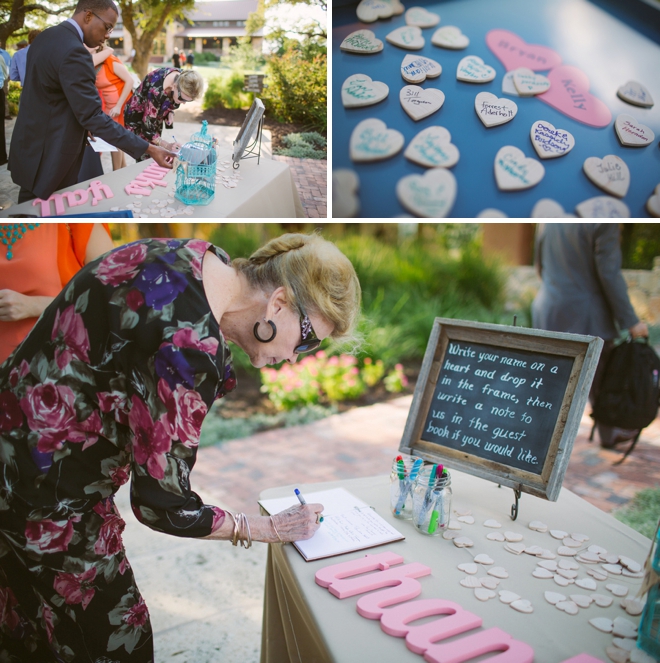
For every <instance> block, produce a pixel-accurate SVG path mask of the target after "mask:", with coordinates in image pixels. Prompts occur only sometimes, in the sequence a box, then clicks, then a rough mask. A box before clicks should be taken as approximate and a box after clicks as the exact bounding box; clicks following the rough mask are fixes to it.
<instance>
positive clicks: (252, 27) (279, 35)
mask: <svg viewBox="0 0 660 663" xmlns="http://www.w3.org/2000/svg"><path fill="white" fill-rule="evenodd" d="M295 5H308V6H310V7H320V8H321V9H322V10H323V11H324V12H327V9H328V5H327V0H259V2H258V5H257V9H256V11H254V12H253V13H251V14H250V15H249V17H248V20H247V22H246V25H245V32H246V34H248V35H252V34H254V33H255V32H257V31H258V30H261V29H264V31H265V32H264V36H265V38H266V39H267V40H269V41H275V42H277V44H278V45H279V47H280V49H282V47H283V44H284V42H285V41H286V38H287V37H286V33H292V34H295V35H297V36H298V37H300V38H301V39H302V40H303V41H313V42H317V43H324V42H325V41H326V40H327V38H328V32H327V27H326V25H327V22H326V20H325V19H326V17H325V16H324V17H323V20H322V21H318V20H315V19H313V18H309V19H308V20H307V21H305V22H302V23H299V24H298V26H296V27H294V28H289V29H284V28H282V27H281V26H279V25H278V24H277V22H271V23H269V21H268V19H267V16H266V11H267V10H269V9H276V8H282V9H284V8H289V7H291V6H295Z"/></svg>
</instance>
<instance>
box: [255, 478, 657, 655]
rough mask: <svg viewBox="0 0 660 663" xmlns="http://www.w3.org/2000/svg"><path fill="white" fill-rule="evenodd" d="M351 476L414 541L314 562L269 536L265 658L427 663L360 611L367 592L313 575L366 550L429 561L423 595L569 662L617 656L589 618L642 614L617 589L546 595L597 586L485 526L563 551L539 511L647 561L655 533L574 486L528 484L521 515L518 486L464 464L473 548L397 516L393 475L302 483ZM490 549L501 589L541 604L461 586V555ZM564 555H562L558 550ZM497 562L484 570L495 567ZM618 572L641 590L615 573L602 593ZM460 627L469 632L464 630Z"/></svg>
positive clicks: (463, 493) (360, 493)
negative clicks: (534, 490) (554, 494)
mask: <svg viewBox="0 0 660 663" xmlns="http://www.w3.org/2000/svg"><path fill="white" fill-rule="evenodd" d="M336 486H343V487H344V488H346V489H347V490H349V491H351V492H352V493H353V494H355V495H356V496H357V497H359V498H361V499H363V500H364V501H366V502H367V503H369V504H370V505H372V506H373V507H375V508H376V510H377V511H378V513H380V514H381V515H382V516H384V517H385V519H386V520H388V521H389V522H391V523H392V524H393V525H394V526H395V527H396V528H397V529H399V531H401V532H402V533H403V534H405V536H406V539H405V541H401V542H397V543H392V544H387V545H385V546H380V547H378V548H372V549H370V550H368V551H361V552H356V553H349V554H347V555H342V556H340V557H333V558H329V559H322V560H317V561H315V562H305V560H304V559H303V558H302V557H301V555H300V554H299V553H298V552H297V550H296V549H295V548H294V547H293V546H292V545H290V544H287V545H281V544H274V545H271V546H270V552H269V557H268V567H267V576H266V595H265V601H264V619H263V635H262V651H261V663H285V662H288V661H291V662H295V663H330V662H336V663H353V662H355V663H372V662H378V663H389V662H390V661H391V662H392V663H394V662H396V663H406V662H410V663H413V662H416V663H421V662H422V661H423V660H424V659H423V657H422V656H420V655H418V654H415V653H413V652H411V651H410V650H408V649H407V647H406V645H405V641H404V640H403V639H402V638H395V637H392V636H390V635H387V634H386V633H384V632H383V631H382V630H381V629H380V623H379V622H378V621H373V620H369V619H365V618H364V617H361V616H360V615H359V614H358V613H357V611H356V603H357V600H358V599H359V598H360V597H359V596H355V597H351V598H346V599H343V600H339V599H337V598H336V597H335V596H333V595H332V594H330V592H329V591H328V590H327V589H325V588H322V587H320V586H319V585H317V584H316V583H315V582H314V574H315V573H316V571H318V570H319V569H320V568H323V567H325V566H329V565H331V564H336V563H339V562H342V561H346V560H350V559H356V558H359V557H362V556H364V555H365V554H367V553H368V554H374V553H378V552H382V551H384V550H387V551H392V552H394V553H397V554H399V555H401V556H402V557H403V558H404V563H410V562H420V563H422V564H426V565H428V566H430V567H431V568H432V570H433V572H432V575H431V576H425V577H422V578H420V579H419V582H420V583H421V585H422V588H423V589H422V594H421V595H420V596H419V597H418V598H419V599H426V598H438V599H447V600H450V601H455V602H456V603H458V604H459V605H460V606H462V607H463V608H464V609H466V610H469V611H470V612H473V613H475V614H477V615H479V616H480V617H482V618H483V626H482V628H484V629H486V628H491V627H493V626H496V627H499V628H501V629H503V630H504V631H505V632H507V633H509V634H510V635H512V636H513V637H514V638H516V639H517V640H521V641H523V642H526V643H527V644H529V645H530V646H532V647H533V649H534V652H535V658H534V661H535V662H536V663H560V662H561V661H565V660H566V659H568V658H570V657H572V656H575V655H577V654H580V653H583V652H585V653H588V654H591V655H592V656H595V657H596V658H599V659H601V660H603V661H609V659H608V658H607V656H606V654H605V647H606V646H608V645H609V644H610V643H611V642H612V635H607V634H605V633H602V632H600V631H598V630H596V629H595V628H594V627H593V626H591V625H590V624H589V623H588V620H589V619H591V618H593V617H609V618H614V617H617V616H625V617H627V618H628V619H630V620H631V621H633V622H635V623H637V621H638V620H639V618H638V617H630V616H628V615H626V613H625V612H624V610H623V609H622V608H621V607H620V606H619V601H620V599H617V598H616V597H613V598H614V603H613V604H612V605H611V606H610V607H609V608H599V607H598V606H596V605H595V604H593V603H592V604H591V606H590V607H589V608H587V609H580V611H579V613H578V614H577V615H575V616H572V615H568V614H566V613H564V612H561V611H560V610H558V609H557V608H555V607H554V606H552V605H550V604H549V603H548V602H547V601H546V600H545V598H544V592H545V591H547V590H550V591H555V592H560V593H562V594H564V595H566V596H569V595H570V594H587V595H588V594H591V593H593V592H591V591H588V590H584V589H580V588H579V587H577V586H576V585H574V584H573V585H569V586H568V587H559V586H558V585H557V584H555V582H554V580H552V579H548V580H542V579H538V578H535V577H533V576H532V571H533V570H534V568H535V567H536V562H537V560H536V558H535V557H533V556H531V555H526V554H524V553H523V554H522V555H514V554H512V553H509V552H507V551H506V550H504V544H503V543H499V542H496V541H489V540H488V539H486V534H488V533H489V532H493V531H495V530H493V529H488V528H485V527H483V522H484V521H485V520H487V519H489V518H494V519H496V520H498V521H499V522H500V523H502V529H501V530H499V531H501V532H504V531H509V530H510V531H514V532H519V533H520V534H522V535H523V536H524V539H523V541H524V542H525V543H526V544H528V545H534V544H536V545H540V546H543V547H544V548H548V549H550V550H552V551H553V552H556V550H557V548H558V547H559V546H560V545H562V544H561V541H558V540H556V539H553V538H552V537H551V536H550V534H549V533H547V532H546V533H541V532H537V531H533V530H530V529H529V528H528V524H529V522H530V521H532V520H541V521H542V522H544V523H546V524H547V525H548V526H549V528H550V529H562V530H565V531H567V532H569V533H571V532H575V533H578V532H579V533H583V534H587V535H588V536H589V537H590V540H589V542H588V543H587V545H591V544H592V543H595V544H598V545H600V546H602V547H604V548H606V549H607V550H608V551H609V552H612V553H617V554H622V555H627V556H629V557H631V558H632V559H634V560H636V561H638V562H640V563H643V562H644V561H645V559H646V556H647V554H648V552H649V549H650V546H651V542H650V541H649V540H648V539H646V538H645V537H643V536H641V535H640V534H638V533H637V532H635V531H633V530H631V529H630V528H629V527H627V526H626V525H623V524H622V523H620V522H619V521H617V520H615V519H614V518H613V517H612V516H610V515H608V514H606V513H604V512H603V511H601V510H600V509H597V508H596V507H594V506H592V505H591V504H589V503H588V502H586V501H585V500H583V499H581V498H580V497H578V496H577V495H575V494H574V493H571V492H570V491H569V490H567V489H565V488H564V489H562V491H561V495H560V497H559V500H558V501H557V502H547V501H545V500H542V499H539V498H535V497H531V496H529V495H525V494H523V496H522V498H521V501H520V515H519V516H518V519H517V520H516V521H515V522H514V521H512V520H511V518H510V516H509V513H510V508H511V504H512V503H513V491H511V490H510V489H508V488H498V487H497V485H496V484H494V483H490V482H487V481H484V480H483V479H479V478H477V477H473V476H470V475H467V474H462V473H460V472H455V471H454V472H452V488H453V492H454V497H453V508H469V509H471V510H472V514H473V516H474V518H475V521H476V522H475V524H474V525H467V524H463V525H462V531H461V534H462V535H465V536H468V537H469V538H471V539H472V540H473V541H474V547H472V548H469V549H467V548H457V547H455V546H454V545H453V543H452V542H451V541H447V540H445V539H443V538H442V537H427V536H424V535H422V534H420V533H418V532H417V531H416V530H415V528H414V527H413V525H412V523H411V522H410V521H401V520H397V519H396V518H394V517H393V516H391V515H390V512H389V478H388V477H372V478H365V479H353V480H347V481H340V482H331V483H326V484H314V485H309V486H306V485H300V484H298V486H297V487H299V488H300V489H301V490H302V492H303V494H304V493H305V492H312V491H316V490H323V489H325V488H333V487H336ZM292 491H293V486H288V487H283V488H275V489H270V490H266V491H264V492H263V493H262V495H261V497H262V498H272V497H281V496H284V495H290V494H291V493H292ZM479 553H487V554H488V555H490V557H491V558H492V559H493V560H494V561H495V565H496V566H503V567H504V568H505V569H506V570H507V571H508V573H509V578H506V579H504V580H502V581H501V584H500V586H499V587H498V590H499V589H508V590H511V591H513V592H515V593H517V594H519V595H520V596H521V597H522V598H525V599H529V600H530V601H531V602H532V605H533V607H534V612H533V613H531V614H522V613H519V612H516V611H515V610H513V609H512V608H511V607H510V606H508V605H505V604H503V603H501V602H500V601H499V599H498V598H494V599H490V600H489V601H487V602H485V603H484V602H481V601H479V600H477V599H476V597H475V596H474V593H473V590H471V589H467V588H465V587H462V586H461V585H460V584H459V581H460V580H461V579H462V578H463V577H465V574H464V573H463V572H462V571H459V570H458V568H457V565H458V564H460V563H462V562H471V561H472V558H473V556H474V555H476V554H479ZM557 559H561V557H557ZM580 566H581V570H580V572H579V576H578V578H582V577H589V576H587V574H586V567H587V565H586V564H580ZM487 569H488V567H484V571H483V572H482V573H479V574H477V576H476V577H482V576H485V575H486V571H487ZM611 582H614V583H617V584H621V585H626V586H628V587H629V588H630V591H629V595H630V596H633V595H634V594H636V592H637V588H638V587H639V585H640V584H641V580H640V579H637V578H626V577H622V576H616V578H610V579H608V580H607V581H603V582H599V583H597V584H598V589H597V590H596V591H597V593H599V594H604V595H607V596H612V594H610V592H609V591H608V590H607V589H606V588H605V585H606V584H609V583H611ZM459 637H460V636H459Z"/></svg>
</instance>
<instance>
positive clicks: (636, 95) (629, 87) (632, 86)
mask: <svg viewBox="0 0 660 663" xmlns="http://www.w3.org/2000/svg"><path fill="white" fill-rule="evenodd" d="M616 93H617V95H618V97H619V99H623V101H626V102H627V103H629V104H633V105H634V106H642V108H651V107H652V106H653V97H652V96H651V93H650V92H649V91H648V90H647V89H646V88H645V87H644V86H643V85H642V84H641V83H638V82H637V81H628V82H627V83H626V84H625V85H622V86H621V87H620V88H619V89H618V90H617V91H616Z"/></svg>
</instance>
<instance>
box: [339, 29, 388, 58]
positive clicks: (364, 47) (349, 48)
mask: <svg viewBox="0 0 660 663" xmlns="http://www.w3.org/2000/svg"><path fill="white" fill-rule="evenodd" d="M339 48H340V49H341V50H342V51H346V52H347V53H362V54H369V53H378V52H380V51H382V50H383V42H382V41H381V40H380V39H377V38H376V35H375V33H373V32H372V31H371V30H356V31H355V32H351V34H350V35H348V36H347V37H346V38H345V39H344V41H342V43H341V44H340V45H339Z"/></svg>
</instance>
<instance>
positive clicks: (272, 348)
mask: <svg viewBox="0 0 660 663" xmlns="http://www.w3.org/2000/svg"><path fill="white" fill-rule="evenodd" d="M359 293H360V290H359V283H358V282H357V277H356V276H355V272H354V270H353V268H352V266H351V264H350V262H349V261H348V260H347V259H346V258H345V256H343V254H341V252H339V250H338V249H337V248H336V247H335V246H334V245H333V244H331V243H330V242H327V241H325V240H323V239H321V238H320V237H318V236H315V235H312V236H306V235H284V236H283V237H281V238H278V239H275V240H272V241H271V242H269V243H268V244H267V245H266V246H264V247H263V248H262V249H260V250H258V251H257V252H256V253H255V254H253V256H251V257H250V258H249V259H240V260H236V261H235V262H234V264H233V265H231V264H230V262H229V259H228V257H227V255H226V254H225V253H224V252H223V251H222V250H221V249H219V248H217V247H214V246H213V245H211V244H209V243H208V242H204V241H201V240H142V241H138V242H134V243H132V244H128V245H126V246H122V247H120V248H118V249H115V250H113V251H112V252H110V253H107V254H105V256H103V257H101V258H99V259H98V260H96V261H94V262H92V263H90V264H89V265H87V266H86V267H85V268H83V269H82V270H81V271H80V272H79V273H78V275H76V277H74V278H73V280H72V281H71V282H70V283H69V285H68V286H67V287H66V288H65V289H64V291H63V292H62V293H61V294H60V295H59V296H58V297H57V298H56V299H55V300H54V301H53V303H52V304H51V305H50V306H49V307H48V308H47V309H46V311H45V312H44V314H43V315H42V317H41V318H40V319H39V322H38V323H37V324H36V326H35V327H34V329H33V331H32V332H31V333H30V335H29V336H28V337H27V338H26V340H25V341H24V342H23V343H22V344H21V345H20V346H19V347H18V348H17V349H16V351H15V352H14V353H13V354H12V355H11V356H10V357H9V359H7V361H6V362H5V363H4V364H2V365H1V366H0V661H2V663H19V662H20V663H24V662H25V661H38V662H39V663H42V662H45V661H66V662H69V661H76V662H78V661H90V662H93V663H112V662H114V661H140V662H142V661H144V662H147V661H153V639H152V629H151V623H150V620H149V612H148V610H147V607H146V605H145V603H144V601H143V599H142V597H141V595H140V592H139V590H138V588H137V586H136V583H135V579H134V577H133V573H132V570H131V567H130V564H129V562H128V560H127V559H126V555H125V552H124V547H123V544H122V538H121V534H122V531H123V529H124V521H123V520H122V518H121V516H120V514H119V512H118V511H117V509H116V507H115V505H114V502H113V495H114V493H115V492H116V491H117V489H118V488H119V487H120V486H121V485H123V484H124V483H126V482H127V481H128V480H129V478H131V505H132V509H133V512H134V513H135V516H136V517H137V518H138V520H139V521H141V522H142V523H144V524H145V525H147V526H149V527H151V528H153V529H155V530H158V531H161V532H166V533H169V534H173V535H175V536H184V537H198V538H208V539H218V540H221V539H223V540H228V539H232V538H233V542H234V545H236V544H237V542H239V541H240V542H241V545H244V546H245V547H249V544H250V542H251V539H254V540H258V541H266V542H277V541H293V540H298V539H305V538H309V537H310V536H312V535H313V533H314V532H315V531H316V529H317V528H318V527H319V525H318V515H319V514H320V512H321V511H322V505H320V504H310V505H306V506H297V507H294V508H292V509H288V510H287V511H284V512H282V513H280V514H277V515H275V516H273V517H271V518H268V517H263V516H249V517H245V516H244V515H243V514H232V513H231V512H229V511H226V510H222V509H220V508H219V507H216V506H211V505H207V504H204V503H203V502H202V500H201V499H200V498H199V496H198V495H197V494H196V493H194V492H193V491H192V489H191V486H190V476H189V475H190V471H191V470H192V468H193V465H194V463H195V459H196V454H197V445H198V441H199V435H200V429H201V425H202V421H203V419H204V417H205V415H206V413H207V412H208V410H209V408H210V407H211V405H212V403H213V401H214V400H215V399H216V398H220V397H222V396H224V395H225V394H226V393H227V392H228V391H230V390H232V389H234V387H235V386H236V380H235V377H234V372H233V369H232V363H231V357H230V352H229V349H228V346H227V341H228V340H231V341H233V342H235V343H236V344H237V345H238V346H239V347H241V348H242V349H244V350H245V351H246V352H247V354H248V356H249V357H250V360H251V362H252V363H253V364H254V365H255V366H258V367H261V366H264V365H266V364H272V363H276V362H279V361H282V360H287V361H289V362H292V363H293V362H295V361H296V358H297V355H298V354H299V353H301V352H306V351H309V350H311V349H313V348H315V347H317V346H318V344H319V343H320V340H319V339H322V338H324V337H326V336H332V337H333V338H341V337H350V336H351V334H352V330H353V329H354V325H355V321H356V318H357V314H358V311H359ZM228 516H229V517H228Z"/></svg>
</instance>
